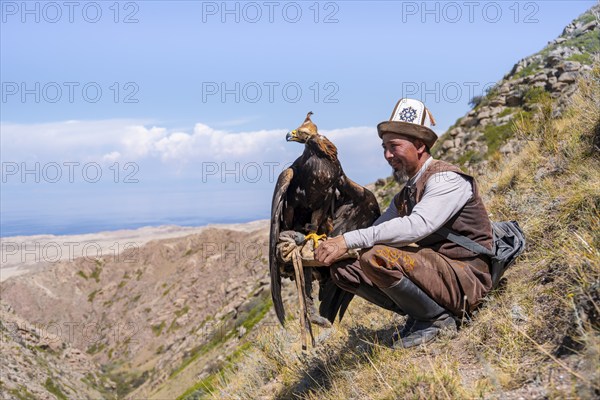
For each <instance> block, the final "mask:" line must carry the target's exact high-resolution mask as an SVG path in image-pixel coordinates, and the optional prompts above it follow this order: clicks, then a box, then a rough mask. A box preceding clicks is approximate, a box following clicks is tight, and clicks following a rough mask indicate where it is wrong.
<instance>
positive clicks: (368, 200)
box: [319, 175, 381, 322]
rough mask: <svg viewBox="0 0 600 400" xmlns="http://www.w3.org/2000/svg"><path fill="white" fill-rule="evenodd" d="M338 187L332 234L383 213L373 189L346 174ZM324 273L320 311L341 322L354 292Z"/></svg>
mask: <svg viewBox="0 0 600 400" xmlns="http://www.w3.org/2000/svg"><path fill="white" fill-rule="evenodd" d="M337 189H338V192H339V195H338V196H337V197H336V199H335V206H334V209H335V214H334V219H333V231H332V232H331V234H330V236H331V237H334V236H338V235H341V234H343V233H346V232H348V231H352V230H355V229H362V228H367V227H369V226H371V225H372V224H373V222H375V220H376V219H377V218H379V215H380V214H381V212H380V210H379V205H378V204H377V199H376V198H375V195H374V194H373V193H371V191H370V190H368V189H366V188H364V187H362V186H360V185H359V184H357V183H355V182H353V181H352V180H351V179H350V178H348V177H347V176H345V175H342V177H341V179H340V182H339V185H338V186H337ZM323 275H325V276H324V277H323V279H321V282H320V288H319V300H321V305H320V306H319V314H321V316H323V317H325V318H327V319H328V320H329V321H331V322H334V320H335V317H336V316H337V315H339V319H340V321H341V320H342V317H343V316H344V313H345V312H346V309H347V308H348V304H350V301H351V300H352V298H353V297H354V295H353V294H352V293H349V292H346V291H345V290H343V289H341V288H339V287H338V286H336V285H335V284H334V282H333V280H332V279H331V276H330V275H329V271H328V270H326V273H324V274H323Z"/></svg>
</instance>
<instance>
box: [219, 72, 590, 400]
mask: <svg viewBox="0 0 600 400" xmlns="http://www.w3.org/2000/svg"><path fill="white" fill-rule="evenodd" d="M573 102H574V104H573V106H572V107H571V108H570V110H569V111H568V112H567V113H565V114H563V116H562V117H561V118H560V119H551V118H550V114H551V112H550V111H551V107H552V104H551V102H550V100H548V99H545V100H544V101H543V103H542V104H541V107H540V111H539V112H538V117H537V118H531V119H526V120H523V122H522V123H520V124H517V126H516V127H515V129H516V130H517V132H516V133H517V134H518V137H520V138H522V140H525V141H526V146H525V147H524V149H523V150H522V151H521V153H519V154H517V155H516V156H515V157H513V158H512V159H510V160H502V159H501V158H499V157H495V158H493V160H494V162H492V165H491V167H490V169H489V171H488V173H486V176H483V177H479V181H480V183H481V185H482V190H483V192H484V193H485V198H486V204H487V206H488V210H489V211H490V212H491V213H492V214H493V216H492V218H493V219H495V220H505V219H516V220H518V221H519V222H520V223H521V226H522V227H523V229H524V230H525V232H526V235H527V239H528V249H527V251H526V252H525V253H524V255H523V256H522V257H521V258H520V260H519V262H518V263H517V264H516V265H514V266H513V267H512V268H511V270H510V271H509V272H508V273H507V275H506V276H507V278H508V284H507V285H506V287H505V288H504V289H503V291H502V292H501V293H499V292H496V293H492V294H491V295H489V296H488V298H487V299H486V302H485V304H484V306H483V307H482V308H481V309H480V311H479V312H478V314H477V315H476V317H475V319H474V320H473V321H465V324H464V325H463V327H462V329H461V330H460V331H459V333H458V335H457V337H455V338H442V339H440V340H438V341H437V342H435V343H433V344H431V345H429V346H426V347H423V348H418V349H409V350H398V351H394V350H391V349H390V348H389V347H388V346H389V344H388V341H389V336H390V334H391V333H392V332H393V330H394V329H395V326H396V325H397V324H398V323H401V322H402V318H401V317H398V316H395V315H393V314H392V313H390V312H388V311H384V310H381V309H378V308H376V307H375V306H372V305H370V304H368V303H366V302H364V301H362V299H356V300H354V301H353V302H352V304H351V306H350V309H349V311H348V313H347V315H346V317H345V318H344V321H342V323H341V324H336V325H335V326H334V328H333V329H331V330H330V331H321V334H322V338H321V339H322V340H320V342H319V344H318V345H317V347H316V348H315V349H311V350H310V352H302V351H301V350H300V344H299V340H298V332H297V326H296V325H297V323H296V322H297V321H295V320H293V321H290V323H288V330H287V331H284V330H281V329H279V328H277V327H273V326H271V327H266V328H263V332H262V333H261V334H260V335H258V337H257V339H256V340H255V341H254V342H253V343H252V345H251V346H248V349H246V350H245V352H244V355H243V356H242V357H241V359H239V360H238V361H237V362H235V363H232V364H230V365H229V366H228V368H227V369H226V370H225V372H224V373H222V374H221V375H220V376H219V377H218V378H217V379H216V382H213V384H212V385H211V389H212V390H211V392H212V397H214V398H217V399H222V398H231V399H237V398H253V399H255V398H261V397H263V398H290V397H300V398H309V399H317V398H318V399H347V398H376V399H386V398H427V399H431V398H483V397H485V398H489V397H492V398H493V397H497V396H498V395H500V394H502V395H503V398H518V397H519V396H523V397H525V398H532V397H540V396H548V397H550V398H593V397H595V396H600V383H598V382H600V371H599V370H598V365H600V335H599V331H600V252H599V250H598V249H600V234H599V232H600V216H599V215H600V163H599V161H600V149H598V148H597V147H595V146H594V143H595V144H596V146H597V145H598V143H599V138H598V137H600V111H599V110H600V64H599V63H596V65H595V68H594V72H593V76H592V77H588V78H587V79H586V80H585V81H582V82H581V83H580V86H579V90H578V92H577V93H576V95H575V96H574V98H573ZM267 328H270V329H267Z"/></svg>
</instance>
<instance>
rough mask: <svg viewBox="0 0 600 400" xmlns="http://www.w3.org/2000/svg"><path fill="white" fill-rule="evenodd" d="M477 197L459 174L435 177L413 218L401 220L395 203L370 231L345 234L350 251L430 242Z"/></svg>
mask: <svg viewBox="0 0 600 400" xmlns="http://www.w3.org/2000/svg"><path fill="white" fill-rule="evenodd" d="M432 161H433V158H432V157H429V158H428V159H427V161H425V163H424V164H423V166H422V167H421V169H419V171H418V172H417V173H416V174H415V176H413V177H412V178H410V179H409V180H408V182H407V183H406V185H407V187H408V188H410V187H414V186H415V183H416V182H417V181H418V180H419V178H420V177H421V176H422V175H423V172H424V171H425V170H426V169H427V166H428V165H429V164H430V163H431V162H432ZM471 196H473V188H472V185H471V182H469V180H468V179H467V178H465V177H463V176H462V175H460V174H457V173H456V172H449V171H446V172H439V173H436V174H433V175H432V176H431V177H430V178H429V179H428V180H427V183H426V184H425V189H424V192H423V197H422V198H421V201H419V202H418V203H417V204H416V205H415V206H414V208H413V210H412V212H411V213H410V215H407V216H404V217H400V216H399V214H398V209H397V208H396V205H395V204H394V201H392V202H391V204H390V205H389V207H388V209H387V210H386V211H385V212H384V213H383V214H382V215H381V216H380V217H379V218H378V219H377V220H376V221H375V222H374V223H373V225H372V226H371V227H369V228H365V229H358V230H355V231H350V232H346V233H344V240H345V241H346V245H347V246H348V248H349V249H356V248H368V247H373V246H374V245H376V244H385V245H389V246H394V247H402V246H406V245H409V244H411V243H415V242H418V241H419V240H421V239H423V238H426V237H427V236H429V235H431V234H432V233H434V232H435V231H437V230H438V229H439V228H440V227H442V225H444V224H445V223H446V222H448V221H449V220H450V219H451V218H452V217H453V216H454V215H455V214H456V213H457V212H459V211H460V210H461V209H462V208H463V207H464V205H465V204H467V201H469V199H470V198H471Z"/></svg>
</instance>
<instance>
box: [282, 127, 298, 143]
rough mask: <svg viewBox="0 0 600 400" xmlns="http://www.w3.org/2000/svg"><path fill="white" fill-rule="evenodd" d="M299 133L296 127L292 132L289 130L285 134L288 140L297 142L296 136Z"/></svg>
mask: <svg viewBox="0 0 600 400" xmlns="http://www.w3.org/2000/svg"><path fill="white" fill-rule="evenodd" d="M297 133H298V131H297V130H296V129H294V130H293V131H291V132H288V134H287V135H285V140H286V141H288V142H295V141H296V139H297V138H298V137H297V136H296V134H297Z"/></svg>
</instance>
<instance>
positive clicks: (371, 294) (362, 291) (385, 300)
mask: <svg viewBox="0 0 600 400" xmlns="http://www.w3.org/2000/svg"><path fill="white" fill-rule="evenodd" d="M354 294H355V295H357V296H360V297H362V298H363V299H365V300H367V301H368V302H371V303H373V304H375V305H378V306H379V307H382V308H385V309H386V310H390V311H393V312H395V313H398V314H400V315H406V313H405V312H404V311H403V310H402V309H401V308H400V307H398V305H397V304H396V303H394V301H393V300H392V299H390V298H389V297H388V296H387V295H386V294H385V293H384V292H382V291H381V289H379V288H376V287H375V286H370V285H367V284H366V283H364V282H361V283H360V284H359V286H358V288H357V289H356V291H355V292H354Z"/></svg>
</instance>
